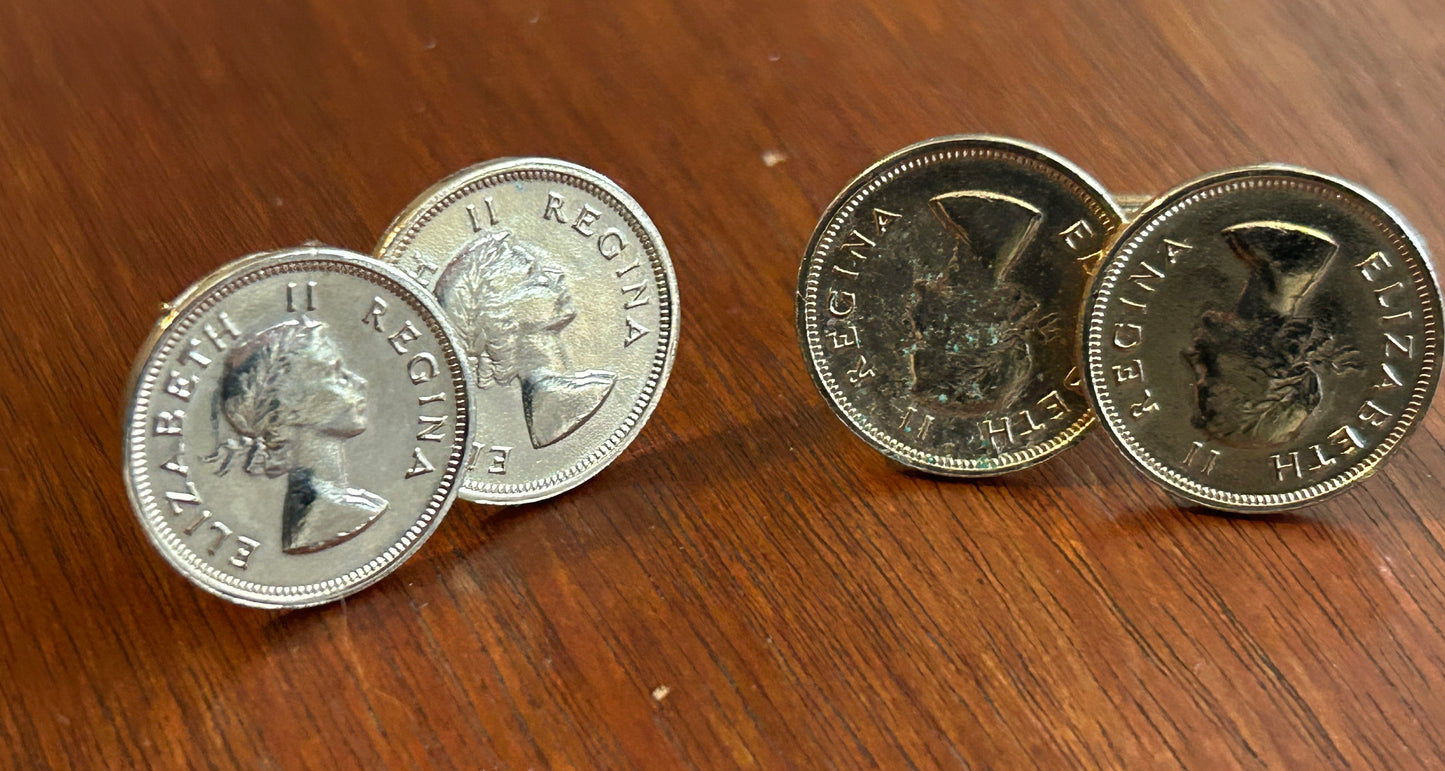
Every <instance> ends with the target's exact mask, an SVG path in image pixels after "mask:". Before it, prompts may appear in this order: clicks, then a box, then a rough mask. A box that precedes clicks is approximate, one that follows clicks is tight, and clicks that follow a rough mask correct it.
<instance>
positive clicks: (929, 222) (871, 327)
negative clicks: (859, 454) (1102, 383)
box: [796, 136, 1122, 476]
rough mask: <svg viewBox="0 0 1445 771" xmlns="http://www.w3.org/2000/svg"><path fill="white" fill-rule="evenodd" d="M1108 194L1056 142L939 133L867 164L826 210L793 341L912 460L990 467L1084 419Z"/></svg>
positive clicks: (894, 454)
mask: <svg viewBox="0 0 1445 771" xmlns="http://www.w3.org/2000/svg"><path fill="white" fill-rule="evenodd" d="M1121 224H1122V220H1121V215H1120V211H1119V209H1118V207H1117V206H1116V205H1115V203H1114V202H1113V201H1112V200H1111V199H1110V197H1109V195H1108V193H1106V192H1105V191H1104V189H1103V188H1102V186H1100V185H1099V183H1097V182H1095V181H1094V180H1093V179H1092V178H1091V177H1089V176H1088V175H1087V174H1085V173H1084V172H1083V171H1081V170H1079V169H1078V168H1077V167H1075V166H1074V165H1073V164H1071V163H1069V162H1068V161H1066V160H1064V159H1063V158H1060V157H1059V156H1057V155H1055V154H1053V153H1051V152H1049V151H1047V150H1044V149H1042V148H1039V147H1035V146H1033V145H1030V144H1027V143H1024V142H1020V141H1017V140H1012V139H1003V138H998V137H987V136H952V137H940V138H937V139H931V140H928V141H925V142H921V143H918V144H915V145H912V146H910V147H906V148H904V149H902V150H899V151H898V152H895V153H893V154H891V155H889V156H887V157H885V158H883V159H882V160H880V161H878V162H877V163H876V164H874V165H873V166H871V167H870V168H868V169H867V170H866V171H864V172H863V173H862V174H860V175H859V176H858V177H856V178H855V179H854V180H853V181H851V182H850V183H849V184H848V186H847V187H846V188H845V189H844V190H843V192H842V193H841V194H839V196H838V197H837V199H835V200H834V201H833V203H832V204H831V205H830V206H829V207H828V208H827V210H826V211H825V212H824V214H823V216H822V218H821V220H820V221H819V223H818V227H817V229H816V230H815V231H814V234H813V237H812V240H811V241H810V243H809V245H808V249H807V252H806V254H805V256H804V260H803V264H802V267H801V269H800V271H799V276H798V293H797V303H796V312H797V325H798V340H799V343H800V345H801V347H802V352H803V356H804V359H805V360H806V362H807V363H808V368H809V372H810V374H811V375H812V378H813V382H814V384H815V385H816V386H817V387H818V390H819V391H820V392H821V393H822V394H823V396H824V399H825V400H826V401H827V402H828V405H829V407H831V408H832V410H833V412H834V413H835V414H836V415H837V416H838V417H839V418H840V419H841V420H842V421H843V422H844V424H846V425H847V426H848V427H849V428H850V429H851V430H852V431H853V432H854V433H855V434H857V435H858V436H860V437H862V438H863V439H864V440H865V441H867V442H868V443H869V444H870V445H872V446H873V447H874V448H875V449H877V450H878V451H880V452H882V453H883V454H884V455H886V456H888V457H890V458H892V459H894V460H896V461H898V462H899V463H902V464H904V465H906V466H909V467H911V468H915V469H919V470H923V471H928V472H931V473H936V474H944V475H952V476H988V475H995V474H1000V473H1004V472H1009V471H1014V470H1018V469H1022V468H1026V467H1028V466H1032V465H1034V464H1036V463H1040V462H1042V461H1044V460H1046V459H1048V458H1050V457H1052V456H1053V455H1054V454H1056V453H1058V452H1060V451H1062V450H1064V449H1066V448H1068V447H1071V446H1072V445H1074V444H1075V443H1076V442H1077V441H1078V440H1079V439H1080V438H1081V437H1082V436H1083V435H1084V433H1085V432H1086V431H1087V430H1088V429H1089V428H1090V427H1091V426H1092V425H1093V422H1094V418H1093V414H1092V412H1091V411H1090V409H1089V406H1088V402H1087V400H1086V398H1085V395H1084V393H1083V387H1082V383H1081V373H1080V371H1079V367H1078V360H1079V338H1080V326H1079V325H1080V311H1081V309H1082V306H1083V302H1084V299H1085V295H1086V292H1087V290H1088V284H1089V281H1090V277H1091V276H1092V274H1093V272H1094V270H1095V269H1096V268H1097V265H1098V261H1099V260H1100V259H1101V258H1102V257H1103V250H1104V248H1105V245H1106V244H1107V242H1108V240H1109V238H1110V237H1111V236H1112V235H1113V234H1114V233H1115V232H1116V231H1117V230H1118V229H1119V228H1120V227H1121Z"/></svg>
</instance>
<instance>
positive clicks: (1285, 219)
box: [1085, 165, 1441, 514]
mask: <svg viewBox="0 0 1445 771" xmlns="http://www.w3.org/2000/svg"><path fill="white" fill-rule="evenodd" d="M1088 307H1089V311H1088V320H1087V329H1086V335H1087V336H1086V344H1085V354H1086V357H1087V361H1088V367H1087V371H1088V377H1087V381H1088V385H1089V391H1090V395H1091V398H1092V400H1093V403H1094V405H1095V407H1096V408H1097V411H1098V413H1099V415H1100V416H1101V420H1102V422H1103V424H1104V427H1105V429H1106V431H1107V433H1108V434H1109V436H1110V437H1111V438H1113V440H1114V441H1115V442H1116V443H1117V444H1118V445H1119V447H1120V448H1121V449H1122V450H1123V451H1124V453H1125V455H1126V456H1127V457H1128V458H1129V459H1130V460H1131V461H1133V462H1134V464H1135V465H1137V466H1138V467H1139V468H1140V469H1141V470H1143V471H1144V472H1145V473H1146V474H1147V475H1148V476H1149V477H1150V478H1152V479H1153V480H1155V481H1156V482H1158V483H1159V484H1161V485H1163V486H1164V487H1165V488H1166V489H1167V490H1169V491H1170V492H1171V493H1174V494H1175V495H1177V496H1180V497H1182V498H1183V499H1185V500H1188V501H1191V502H1195V503H1199V504H1204V505H1206V506H1210V507H1213V508H1216V509H1220V510H1225V511H1230V512H1236V513H1242V514H1252V513H1264V512H1272V511H1280V510H1286V509H1292V508H1297V507H1299V506H1303V505H1306V504H1309V503H1313V502H1315V501H1318V500H1320V499H1323V498H1326V497H1328V496H1330V495H1334V494H1338V493H1340V492H1342V491H1344V490H1345V489H1347V488H1349V487H1350V486H1351V485H1353V484H1355V483H1356V482H1359V481H1360V480H1362V479H1364V478H1366V477H1368V476H1370V475H1371V474H1374V473H1375V472H1377V471H1378V470H1379V469H1380V467H1381V465H1382V464H1383V463H1384V462H1385V461H1386V460H1387V459H1388V458H1389V457H1390V455H1391V454H1392V453H1393V452H1394V451H1395V450H1396V449H1397V448H1398V447H1399V446H1400V443H1401V442H1402V441H1403V440H1404V439H1405V437H1406V436H1407V435H1408V434H1409V433H1410V431H1411V430H1412V429H1413V428H1414V427H1415V425H1416V424H1418V422H1419V420H1420V418H1421V417H1422V416H1423V415H1424V414H1425V412H1426V410H1427V408H1428V406H1429V403H1430V399H1431V397H1432V395H1433V394H1434V391H1435V386H1436V383H1437V382H1438V380H1439V376H1440V318H1441V305H1440V291H1439V288H1438V284H1437V282H1436V279H1435V276H1434V273H1433V269H1432V267H1431V264H1430V260H1429V258H1428V256H1427V254H1426V250H1425V246H1424V243H1423V241H1422V240H1421V239H1420V237H1419V235H1417V234H1416V233H1415V231H1414V230H1412V229H1411V228H1410V226H1409V225H1408V224H1406V223H1405V221H1404V219H1403V218H1402V217H1400V215H1399V214H1398V213H1396V212H1395V211H1394V210H1393V209H1391V208H1390V207H1389V206H1388V205H1386V204H1385V203H1384V202H1383V201H1381V200H1379V199H1378V198H1376V197H1375V196H1374V195H1372V194H1370V193H1369V192H1367V191H1365V190H1363V189H1361V188H1359V187H1357V186H1355V185H1352V184H1350V183H1348V182H1346V181H1344V180H1340V179H1336V178H1334V177H1330V176H1327V175H1324V174H1320V173H1318V172H1314V171H1309V170H1306V169H1300V168H1295V167H1291V166H1283V165H1264V166H1253V167H1248V168H1241V169H1233V170H1229V171H1223V172H1219V173H1216V174H1210V175H1207V176H1205V177H1201V178H1200V179H1197V180H1194V181H1192V182H1189V183H1187V184H1185V185H1183V186H1181V187H1179V188H1177V189H1175V190H1173V191H1170V192H1169V193H1166V194H1164V195H1163V196H1160V197H1159V198H1157V199H1156V200H1155V201H1153V202H1152V203H1151V204H1149V205H1148V206H1147V207H1146V208H1145V209H1144V210H1143V211H1142V212H1141V213H1140V214H1139V216H1138V217H1137V219H1135V220H1134V221H1133V222H1132V223H1131V224H1130V225H1129V226H1128V227H1127V228H1126V229H1125V230H1124V232H1123V233H1122V234H1121V235H1120V237H1119V239H1118V240H1117V241H1116V242H1115V244H1114V245H1113V247H1112V248H1111V251H1110V253H1109V255H1108V257H1107V258H1106V259H1105V261H1104V264H1103V268H1102V269H1101V271H1100V273H1099V277H1098V281H1097V283H1096V284H1095V286H1094V288H1093V292H1092V296H1091V298H1090V302H1089V306H1088Z"/></svg>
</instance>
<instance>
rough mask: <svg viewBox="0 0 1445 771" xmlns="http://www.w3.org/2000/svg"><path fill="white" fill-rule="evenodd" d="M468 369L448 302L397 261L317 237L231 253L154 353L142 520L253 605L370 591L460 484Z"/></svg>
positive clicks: (131, 485) (169, 325)
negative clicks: (445, 309)
mask: <svg viewBox="0 0 1445 771" xmlns="http://www.w3.org/2000/svg"><path fill="white" fill-rule="evenodd" d="M467 371H468V370H467V365H466V361H465V359H464V358H463V357H462V356H461V355H460V352H459V351H458V350H457V348H456V346H455V344H454V342H453V337H452V334H451V332H450V330H449V328H448V327H447V324H446V322H445V320H444V314H443V313H442V311H441V309H440V307H439V306H438V305H437V304H436V302H435V301H434V300H433V299H432V298H431V297H430V296H429V295H428V294H427V293H426V292H425V290H423V289H422V288H421V287H420V286H418V285H417V284H416V283H415V282H413V281H411V280H410V279H409V278H407V277H406V276H405V275H402V274H400V273H398V272H397V271H395V270H393V269H391V268H390V267H388V266H386V265H384V264H382V263H379V262H377V261H375V260H372V259H370V258H368V257H364V256H362V255H357V254H353V253H350V252H344V251H341V250H337V249H329V248H321V247H304V248H299V249H292V250H283V251H280V252H274V253H270V254H261V255H254V256H251V257H247V258H243V259H241V260H238V261H236V262H234V263H232V264H230V265H227V266H225V267H223V268H221V269H220V270H218V271H217V272H215V273H214V274H212V275H211V276H209V277H207V278H206V279H204V280H202V281H201V282H199V283H198V284H196V285H195V286H193V287H191V288H190V289H188V290H187V291H186V292H185V293H184V294H182V295H181V297H180V298H178V299H177V300H176V301H174V302H173V303H171V305H170V311H169V312H168V313H167V314H166V316H165V317H164V318H162V319H161V321H160V323H159V324H158V325H157V327H156V330H155V331H154V332H153V333H152V336H151V339H150V341H149V343H148V344H147V345H146V346H145V348H143V350H142V354H141V358H140V359H139V360H138V362H137V364H136V370H135V372H134V374H133V386H132V390H131V399H130V401H129V403H128V406H127V416H126V423H125V443H126V455H125V458H126V460H125V469H124V470H125V479H126V482H127V487H128V489H129V491H130V496H131V501H132V503H133V505H134V507H135V509H136V513H137V515H138V516H139V517H140V521H141V525H142V527H143V528H144V530H145V532H146V534H147V536H148V537H149V538H150V540H151V542H152V543H153V544H154V545H155V547H156V548H157V549H158V550H159V551H160V553H161V554H162V555H163V556H164V557H165V558H166V559H167V560H168V561H169V562H170V563H171V564H172V565H173V566H174V567H176V568H177V569H178V570H180V572H181V573H182V574H184V575H185V576H186V577H187V578H189V579H191V580H192V581H194V582H195V583H197V584H199V585H200V586H201V587H202V588H204V589H206V590H208V591H210V592H212V593H215V594H217V595H219V596H221V597H224V598H226V599H229V600H232V601H235V602H239V603H241V604H245V605H252V606H258V607H273V608H279V607H300V606H305V605H314V604H317V603H321V602H326V601H329V600H334V599H337V598H340V597H343V596H346V595H348V594H351V593H352V592H355V591H358V590H359V589H361V588H364V587H365V586H368V585H370V584H371V583H373V582H374V581H376V580H378V579H380V578H381V577H382V576H384V575H386V574H387V573H388V572H390V571H391V570H393V569H395V568H396V567H397V566H399V565H400V564H401V562H402V561H403V560H405V558H406V557H407V556H409V555H410V554H411V553H412V552H414V551H415V550H416V548H417V547H419V546H420V545H421V543H422V542H423V541H424V540H426V538H427V537H428V536H429V535H430V534H431V533H432V531H433V530H434V529H435V527H436V524H437V523H438V522H439V521H440V520H441V518H442V516H443V515H444V514H445V513H446V511H447V509H448V508H449V507H450V505H451V502H452V500H453V499H454V497H455V495H456V491H457V488H458V486H459V482H460V475H461V470H462V468H463V467H464V463H465V460H466V457H467V453H468V451H469V448H470V441H469V438H470V436H471V432H472V421H471V417H470V397H469V392H468V386H467V378H468V374H467Z"/></svg>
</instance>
